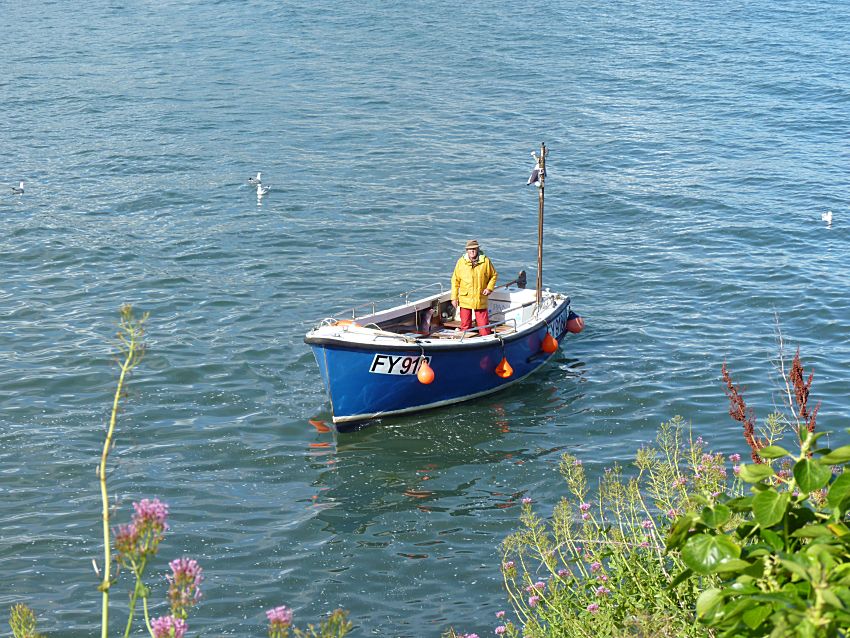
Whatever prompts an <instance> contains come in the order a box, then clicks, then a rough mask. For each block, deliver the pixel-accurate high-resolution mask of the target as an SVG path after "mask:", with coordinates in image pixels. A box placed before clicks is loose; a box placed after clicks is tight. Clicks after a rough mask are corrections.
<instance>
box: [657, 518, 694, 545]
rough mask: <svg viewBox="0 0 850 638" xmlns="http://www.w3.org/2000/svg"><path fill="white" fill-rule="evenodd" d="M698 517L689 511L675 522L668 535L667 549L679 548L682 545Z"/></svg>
mask: <svg viewBox="0 0 850 638" xmlns="http://www.w3.org/2000/svg"><path fill="white" fill-rule="evenodd" d="M696 520H697V517H696V515H694V514H693V513H692V512H688V513H687V514H683V515H682V516H680V517H679V518H678V519H676V522H675V523H673V529H671V530H670V533H669V534H668V535H667V542H666V544H665V548H664V549H665V551H668V552H669V551H670V550H671V549H677V548H679V547H681V546H682V543H683V542H684V541H685V538H686V537H687V535H688V532H689V531H690V529H691V527H693V525H694V522H696Z"/></svg>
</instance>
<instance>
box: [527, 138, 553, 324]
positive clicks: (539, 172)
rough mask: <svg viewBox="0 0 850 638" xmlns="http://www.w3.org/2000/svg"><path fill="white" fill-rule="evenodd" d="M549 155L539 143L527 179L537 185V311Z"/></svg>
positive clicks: (541, 289)
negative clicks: (544, 192)
mask: <svg viewBox="0 0 850 638" xmlns="http://www.w3.org/2000/svg"><path fill="white" fill-rule="evenodd" d="M548 154H549V149H548V148H546V143H545V142H540V155H537V154H536V153H535V152H534V151H532V152H531V156H532V157H533V158H534V160H535V161H536V162H537V164H536V166H535V167H534V170H533V171H531V177H529V178H528V183H529V184H537V199H538V205H537V309H538V311H539V309H540V304H541V302H542V301H543V196H544V195H543V191H544V183H545V181H546V156H547V155H548Z"/></svg>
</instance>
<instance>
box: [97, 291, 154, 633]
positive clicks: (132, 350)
mask: <svg viewBox="0 0 850 638" xmlns="http://www.w3.org/2000/svg"><path fill="white" fill-rule="evenodd" d="M142 321H144V318H143V319H142ZM121 330H122V332H121V333H119V338H120V339H121V341H122V343H123V344H124V348H125V349H124V353H125V355H126V356H125V358H124V362H123V363H121V374H120V375H119V377H118V386H117V387H116V388H115V398H114V399H113V401H112V414H111V415H110V417H109V428H108V429H107V431H106V439H105V440H104V442H103V452H102V453H101V455H100V465H99V466H98V472H97V476H98V478H99V479H100V499H101V502H102V505H103V513H102V518H103V581H102V582H101V585H100V590H101V592H102V606H101V627H100V635H101V638H107V634H108V631H109V587H110V586H111V582H110V581H111V570H112V546H111V543H110V538H109V492H108V491H107V489H106V459H107V458H108V457H109V450H110V449H111V448H112V438H113V435H114V433H115V423H116V421H117V420H118V406H119V403H120V401H121V396H122V393H123V391H124V380H125V378H126V377H127V373H128V372H129V371H130V370H131V369H132V368H133V366H135V365H136V363H138V360H139V352H138V351H139V347H140V346H139V339H140V338H141V336H142V334H143V332H142V328H141V322H139V323H135V322H134V321H133V317H132V309H131V308H130V306H124V307H123V308H122V309H121ZM125 335H126V337H125ZM127 337H129V339H128V338H127Z"/></svg>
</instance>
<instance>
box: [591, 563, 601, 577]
mask: <svg viewBox="0 0 850 638" xmlns="http://www.w3.org/2000/svg"><path fill="white" fill-rule="evenodd" d="M600 569H602V563H600V562H599V561H594V562H592V563H591V564H590V573H591V574H595V573H596V572H598V571H599V570H600Z"/></svg>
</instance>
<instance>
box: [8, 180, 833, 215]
mask: <svg viewBox="0 0 850 638" xmlns="http://www.w3.org/2000/svg"><path fill="white" fill-rule="evenodd" d="M22 183H23V182H22ZM820 218H821V220H822V221H825V222H826V223H827V225H832V211H831V210H828V211H826V212H825V213H821V215H820Z"/></svg>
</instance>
